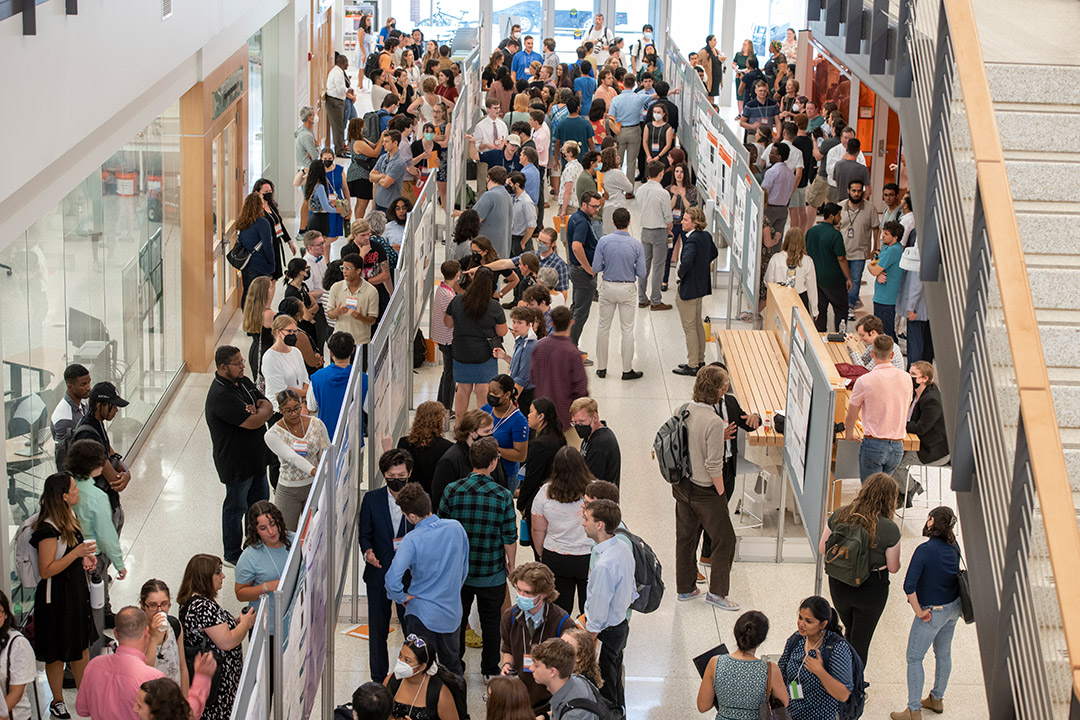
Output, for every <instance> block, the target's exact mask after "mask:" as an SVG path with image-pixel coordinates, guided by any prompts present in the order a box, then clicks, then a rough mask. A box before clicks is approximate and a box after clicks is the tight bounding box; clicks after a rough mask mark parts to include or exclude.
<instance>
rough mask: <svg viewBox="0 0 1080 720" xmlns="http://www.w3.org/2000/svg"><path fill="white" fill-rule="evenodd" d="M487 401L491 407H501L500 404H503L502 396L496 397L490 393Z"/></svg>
mask: <svg viewBox="0 0 1080 720" xmlns="http://www.w3.org/2000/svg"><path fill="white" fill-rule="evenodd" d="M487 401H488V405H490V406H491V407H499V406H500V405H502V398H500V397H495V396H494V395H488V396H487Z"/></svg>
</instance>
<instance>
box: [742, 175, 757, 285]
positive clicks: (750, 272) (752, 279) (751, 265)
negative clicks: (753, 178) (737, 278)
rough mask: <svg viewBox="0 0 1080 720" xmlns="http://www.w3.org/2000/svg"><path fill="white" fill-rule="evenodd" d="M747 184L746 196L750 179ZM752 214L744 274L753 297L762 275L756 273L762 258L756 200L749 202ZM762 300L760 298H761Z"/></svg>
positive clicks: (747, 179)
mask: <svg viewBox="0 0 1080 720" xmlns="http://www.w3.org/2000/svg"><path fill="white" fill-rule="evenodd" d="M743 181H744V182H745V183H746V194H747V195H749V194H750V179H749V178H743ZM749 204H750V213H749V215H748V216H747V221H746V222H747V227H746V236H747V241H746V271H745V272H744V273H743V275H744V277H746V284H747V286H748V287H749V288H751V290H752V292H751V295H755V296H756V294H757V288H758V285H759V283H758V277H759V276H760V273H758V272H756V268H757V263H758V258H759V257H760V256H761V215H760V214H759V212H760V211H759V210H758V204H757V202H755V201H754V200H750V201H749ZM759 299H760V298H759Z"/></svg>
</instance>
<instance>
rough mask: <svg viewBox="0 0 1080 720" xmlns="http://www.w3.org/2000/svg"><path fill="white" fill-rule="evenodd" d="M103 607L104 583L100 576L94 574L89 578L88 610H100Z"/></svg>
mask: <svg viewBox="0 0 1080 720" xmlns="http://www.w3.org/2000/svg"><path fill="white" fill-rule="evenodd" d="M104 607H105V583H104V582H102V580H101V576H100V575H98V574H96V573H95V574H94V575H93V576H92V577H91V578H90V608H91V609H93V610H101V609H102V608H104Z"/></svg>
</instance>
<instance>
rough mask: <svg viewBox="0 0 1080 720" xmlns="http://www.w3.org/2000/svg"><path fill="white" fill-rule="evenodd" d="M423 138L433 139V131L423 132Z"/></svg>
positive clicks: (429, 140) (430, 140)
mask: <svg viewBox="0 0 1080 720" xmlns="http://www.w3.org/2000/svg"><path fill="white" fill-rule="evenodd" d="M424 139H425V140H427V141H428V142H432V141H433V140H434V139H435V133H432V132H426V133H424Z"/></svg>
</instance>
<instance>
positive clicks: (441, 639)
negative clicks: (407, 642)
mask: <svg viewBox="0 0 1080 720" xmlns="http://www.w3.org/2000/svg"><path fill="white" fill-rule="evenodd" d="M466 615H468V613H466ZM401 629H402V630H403V631H404V635H405V637H408V636H409V635H417V636H419V637H422V638H423V639H424V641H425V642H427V643H429V644H430V645H431V646H432V647H434V648H435V655H436V657H438V662H439V665H441V666H442V667H444V668H446V669H447V670H449V671H450V672H452V673H454V674H455V675H457V676H458V677H461V678H463V677H464V676H465V671H464V669H463V668H462V667H461V656H462V654H463V648H464V647H465V644H464V643H463V642H462V641H461V636H460V634H459V633H458V631H457V630H452V631H450V632H445V633H440V632H435V631H434V630H428V628H427V627H426V626H425V625H424V623H422V622H421V621H420V619H419V618H418V617H416V616H415V615H406V616H405V620H404V622H403V623H402V628H401Z"/></svg>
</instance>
